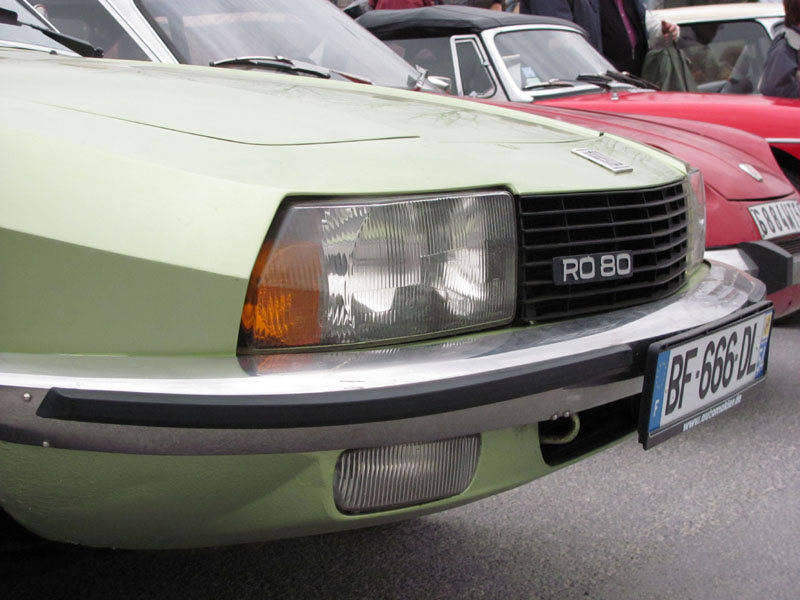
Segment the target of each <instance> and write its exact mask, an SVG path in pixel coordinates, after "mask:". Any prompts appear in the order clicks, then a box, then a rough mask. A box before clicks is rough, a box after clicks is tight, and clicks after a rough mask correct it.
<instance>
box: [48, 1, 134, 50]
mask: <svg viewBox="0 0 800 600" xmlns="http://www.w3.org/2000/svg"><path fill="white" fill-rule="evenodd" d="M32 4H33V5H34V8H36V10H38V11H39V12H41V13H42V15H44V16H45V17H46V18H47V19H48V20H49V21H50V22H51V23H52V24H53V26H55V27H56V29H58V30H59V31H60V32H61V33H66V34H67V35H71V36H73V37H76V38H80V39H82V40H86V41H88V42H90V43H91V44H92V45H94V46H97V47H99V48H102V49H103V54H104V56H106V57H107V58H125V59H130V60H149V59H148V58H147V55H146V54H145V53H144V51H143V50H142V49H141V48H140V47H139V45H138V44H137V43H136V42H135V41H134V40H133V38H132V37H131V36H130V35H129V34H128V33H127V32H126V31H125V30H124V29H123V28H122V27H121V26H120V25H119V23H117V21H116V20H115V19H114V17H112V16H111V15H110V14H109V13H108V11H107V10H106V9H105V7H104V6H103V5H102V4H100V2H98V0H40V1H39V2H32Z"/></svg>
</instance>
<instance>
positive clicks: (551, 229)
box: [522, 209, 685, 234]
mask: <svg viewBox="0 0 800 600" xmlns="http://www.w3.org/2000/svg"><path fill="white" fill-rule="evenodd" d="M606 211H608V209H606ZM598 212H599V211H598ZM640 212H641V211H640ZM684 212H685V211H684V210H683V209H677V210H675V211H673V212H671V213H669V214H666V215H663V216H661V217H660V218H659V219H652V218H650V217H645V218H642V219H635V220H628V221H615V222H613V223H600V224H595V223H590V224H582V225H563V226H560V227H541V228H533V227H525V228H523V229H522V231H523V232H524V233H531V234H536V233H543V232H558V231H566V230H571V231H575V230H580V229H596V228H598V227H624V226H628V225H642V224H645V223H648V224H650V223H652V224H654V225H657V224H658V223H659V222H660V221H669V220H671V219H674V218H675V217H678V216H681V215H683V214H684Z"/></svg>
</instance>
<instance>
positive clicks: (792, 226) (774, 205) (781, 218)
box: [747, 200, 800, 241]
mask: <svg viewBox="0 0 800 600" xmlns="http://www.w3.org/2000/svg"><path fill="white" fill-rule="evenodd" d="M790 207H791V208H790ZM770 209H774V210H773V211H772V212H771V213H769V214H768V211H769V210H770ZM747 210H748V212H749V213H750V218H751V219H753V222H754V223H755V225H756V229H758V234H759V235H760V236H761V239H762V240H766V241H770V240H775V239H778V238H781V237H786V236H788V235H797V234H798V233H800V227H798V222H797V221H796V219H798V217H800V202H798V201H797V200H777V201H771V202H762V203H759V204H754V205H752V206H748V207H747ZM785 211H788V213H787V212H785ZM765 215H766V216H765ZM783 224H787V230H786V231H782V229H783ZM777 227H780V229H781V231H778V230H777Z"/></svg>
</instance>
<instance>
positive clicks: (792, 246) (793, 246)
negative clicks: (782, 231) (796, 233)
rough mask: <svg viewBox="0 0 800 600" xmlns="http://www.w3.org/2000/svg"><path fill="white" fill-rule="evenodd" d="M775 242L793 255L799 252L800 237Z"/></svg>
mask: <svg viewBox="0 0 800 600" xmlns="http://www.w3.org/2000/svg"><path fill="white" fill-rule="evenodd" d="M775 243H776V244H777V245H778V246H780V247H781V248H783V249H784V250H786V251H787V252H788V253H789V254H791V255H793V256H794V255H797V254H800V237H797V238H794V239H788V240H778V241H776V242H775Z"/></svg>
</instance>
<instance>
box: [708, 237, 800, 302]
mask: <svg viewBox="0 0 800 600" xmlns="http://www.w3.org/2000/svg"><path fill="white" fill-rule="evenodd" d="M705 258H707V259H711V260H716V261H719V262H723V263H725V264H728V265H731V266H732V267H736V268H737V269H740V270H742V271H744V272H745V273H747V274H749V275H752V276H753V277H757V278H758V279H761V281H763V282H764V283H765V284H766V286H767V293H768V294H772V293H774V292H778V291H780V290H782V289H784V288H787V287H789V286H792V285H796V284H799V283H800V254H790V253H789V252H787V251H786V250H784V249H783V248H781V247H780V246H778V245H777V244H773V243H772V242H766V241H760V242H747V243H744V244H740V245H739V246H737V247H736V248H727V249H724V250H708V251H706V253H705Z"/></svg>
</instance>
